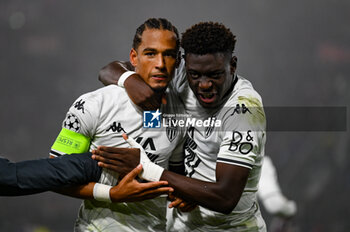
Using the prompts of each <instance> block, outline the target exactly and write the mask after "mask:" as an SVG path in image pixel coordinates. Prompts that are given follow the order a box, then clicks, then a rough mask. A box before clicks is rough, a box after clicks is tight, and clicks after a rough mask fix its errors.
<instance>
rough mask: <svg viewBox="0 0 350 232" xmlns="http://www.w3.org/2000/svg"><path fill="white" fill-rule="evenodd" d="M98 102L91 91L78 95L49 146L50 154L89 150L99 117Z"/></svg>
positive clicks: (56, 154) (57, 154)
mask: <svg viewBox="0 0 350 232" xmlns="http://www.w3.org/2000/svg"><path fill="white" fill-rule="evenodd" d="M99 102H100V101H99V96H98V95H97V94H95V93H94V92H92V93H87V94H84V95H82V96H80V97H79V98H78V99H77V100H76V101H75V102H74V103H73V104H72V106H71V107H70V109H69V110H68V112H67V114H66V117H65V119H64V120H63V123H62V130H61V132H60V133H59V135H58V137H57V138H56V140H55V142H54V144H53V146H52V148H51V151H50V155H51V156H55V157H56V156H60V155H65V154H71V153H82V152H86V151H88V150H89V146H90V140H91V138H93V135H94V134H95V131H96V127H97V122H98V118H99V113H98V112H99V107H100V105H101V104H99Z"/></svg>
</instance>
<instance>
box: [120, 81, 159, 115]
mask: <svg viewBox="0 0 350 232" xmlns="http://www.w3.org/2000/svg"><path fill="white" fill-rule="evenodd" d="M124 87H125V89H126V92H127V93H128V95H129V98H130V99H131V100H132V101H133V103H135V104H136V105H137V106H139V107H141V108H142V109H143V110H156V109H159V107H160V104H161V103H163V104H164V99H165V98H164V95H159V93H156V92H154V90H153V89H152V88H151V87H150V86H149V85H148V84H146V83H145V81H144V80H143V79H142V78H141V77H140V75H138V74H133V75H131V76H130V77H128V78H127V79H126V80H125V82H124ZM160 98H162V99H163V100H162V101H163V102H161V101H160Z"/></svg>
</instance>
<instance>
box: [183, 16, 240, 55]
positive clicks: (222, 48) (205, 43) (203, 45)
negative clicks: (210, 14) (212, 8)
mask: <svg viewBox="0 0 350 232" xmlns="http://www.w3.org/2000/svg"><path fill="white" fill-rule="evenodd" d="M235 44H236V36H235V35H233V34H232V32H231V31H230V29H228V28H226V27H225V26H224V25H223V24H221V23H215V22H201V23H198V24H195V25H193V26H192V27H191V28H189V29H187V30H186V31H185V32H184V33H183V34H182V40H181V47H182V48H183V49H184V51H185V54H188V53H192V54H196V55H204V54H212V53H218V52H219V53H228V52H230V53H231V54H232V53H233V51H234V49H235Z"/></svg>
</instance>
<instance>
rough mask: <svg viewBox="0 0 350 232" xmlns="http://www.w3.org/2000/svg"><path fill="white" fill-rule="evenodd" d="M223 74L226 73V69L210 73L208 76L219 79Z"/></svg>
mask: <svg viewBox="0 0 350 232" xmlns="http://www.w3.org/2000/svg"><path fill="white" fill-rule="evenodd" d="M223 74H224V71H222V72H214V73H210V74H208V77H210V78H214V79H217V78H220V77H221V76H222V75H223Z"/></svg>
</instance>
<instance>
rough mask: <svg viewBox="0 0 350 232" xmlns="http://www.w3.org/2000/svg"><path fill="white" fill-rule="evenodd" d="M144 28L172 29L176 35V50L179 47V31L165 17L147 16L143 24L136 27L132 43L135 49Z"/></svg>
mask: <svg viewBox="0 0 350 232" xmlns="http://www.w3.org/2000/svg"><path fill="white" fill-rule="evenodd" d="M146 29H161V30H168V31H172V32H174V33H175V35H176V50H179V48H180V37H179V32H178V30H177V28H176V27H175V26H173V25H172V24H171V22H169V21H168V20H167V19H164V18H149V19H147V20H146V21H145V22H144V23H143V24H141V25H140V26H139V27H138V28H137V29H136V33H135V36H134V40H133V43H132V47H133V48H134V49H137V48H138V47H139V45H140V44H141V37H142V33H143V32H144V31H145V30H146Z"/></svg>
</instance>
